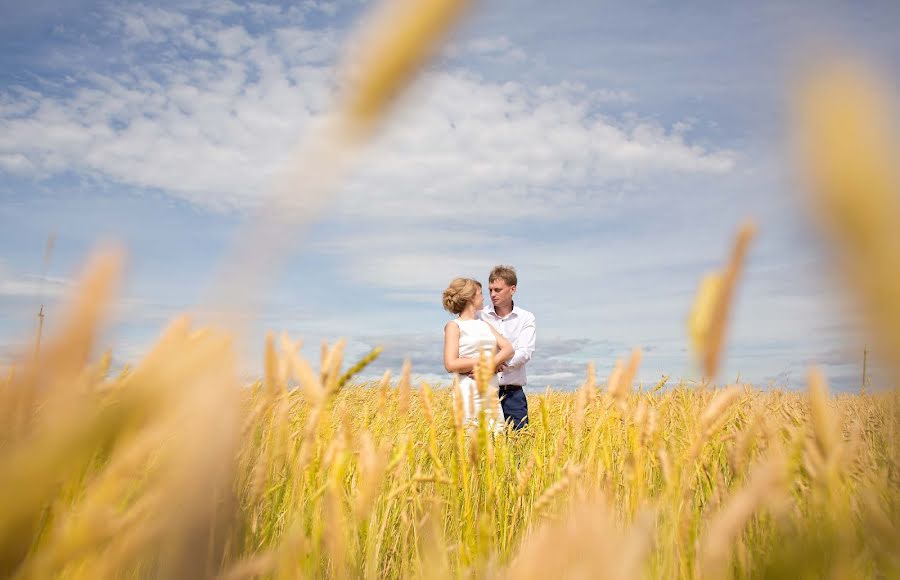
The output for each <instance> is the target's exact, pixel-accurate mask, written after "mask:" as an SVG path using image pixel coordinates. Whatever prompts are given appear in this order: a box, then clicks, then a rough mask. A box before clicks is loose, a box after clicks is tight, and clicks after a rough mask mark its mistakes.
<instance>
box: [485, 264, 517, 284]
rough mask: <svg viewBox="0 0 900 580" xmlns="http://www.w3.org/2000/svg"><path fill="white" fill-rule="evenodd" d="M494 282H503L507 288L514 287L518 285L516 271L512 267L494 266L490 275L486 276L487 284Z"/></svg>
mask: <svg viewBox="0 0 900 580" xmlns="http://www.w3.org/2000/svg"><path fill="white" fill-rule="evenodd" d="M495 280H503V281H504V282H506V285H507V286H515V285H516V284H518V283H519V279H518V278H517V277H516V269H515V268H513V267H512V266H503V265H501V266H494V269H493V270H491V275H490V276H488V284H490V283H491V282H493V281H495Z"/></svg>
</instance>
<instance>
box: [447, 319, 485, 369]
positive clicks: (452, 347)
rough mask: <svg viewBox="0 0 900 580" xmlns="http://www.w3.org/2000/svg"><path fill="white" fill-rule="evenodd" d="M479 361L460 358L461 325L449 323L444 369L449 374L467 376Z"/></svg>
mask: <svg viewBox="0 0 900 580" xmlns="http://www.w3.org/2000/svg"><path fill="white" fill-rule="evenodd" d="M477 362H478V359H474V358H460V356H459V325H457V324H456V323H455V322H452V321H451V322H448V323H447V326H445V327H444V368H445V369H447V372H448V373H459V374H463V375H464V374H467V373H471V372H472V369H474V368H475V363H477Z"/></svg>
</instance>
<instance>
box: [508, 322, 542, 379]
mask: <svg viewBox="0 0 900 580" xmlns="http://www.w3.org/2000/svg"><path fill="white" fill-rule="evenodd" d="M534 343H535V328H534V316H529V317H528V319H527V320H526V321H525V323H524V324H523V325H522V329H521V330H520V331H519V336H518V337H517V338H516V343H515V344H514V345H513V348H514V349H515V354H513V357H512V358H511V359H510V360H509V363H507V364H508V365H509V367H510V368H518V367H521V366H524V365H525V364H526V363H528V361H530V360H531V355H532V354H534Z"/></svg>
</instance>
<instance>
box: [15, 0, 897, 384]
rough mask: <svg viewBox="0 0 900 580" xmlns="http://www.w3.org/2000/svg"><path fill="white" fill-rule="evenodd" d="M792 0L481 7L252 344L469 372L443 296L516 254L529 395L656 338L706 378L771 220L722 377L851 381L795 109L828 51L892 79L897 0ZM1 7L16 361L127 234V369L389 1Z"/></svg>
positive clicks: (303, 257)
mask: <svg viewBox="0 0 900 580" xmlns="http://www.w3.org/2000/svg"><path fill="white" fill-rule="evenodd" d="M785 4H787V3H782V2H752V3H751V2H747V3H742V4H740V5H739V4H737V3H718V2H716V3H714V2H695V3H656V2H627V3H626V2H621V3H613V2H597V1H593V0H588V1H584V0H561V1H560V2H546V1H539V0H493V1H483V2H481V3H478V4H476V5H475V10H473V11H472V12H471V14H470V16H469V18H468V19H467V20H466V21H465V22H464V23H463V26H462V27H461V28H460V29H458V30H457V31H456V32H455V33H454V34H453V36H452V37H451V38H450V39H449V42H448V44H447V46H445V47H444V49H443V50H442V52H441V53H440V55H439V57H438V58H437V59H436V61H435V62H434V63H433V64H432V65H431V66H430V67H429V69H428V70H427V72H426V74H424V75H423V77H422V78H421V79H420V80H419V81H418V82H417V83H416V84H415V86H414V87H413V88H412V90H411V91H410V93H409V94H408V95H407V96H405V97H404V98H403V99H402V101H401V102H400V103H399V105H398V107H397V109H396V110H395V111H394V114H393V116H392V117H391V118H390V119H389V120H388V121H389V122H388V123H387V124H386V125H385V127H384V128H383V130H382V131H381V132H380V133H379V134H378V135H377V137H376V139H375V141H374V142H373V143H372V144H370V146H369V147H367V148H366V150H365V151H364V152H363V154H362V155H361V157H360V158H359V159H358V160H357V162H356V163H355V165H354V166H353V167H352V170H351V171H350V172H349V175H347V176H346V179H344V181H343V182H342V183H341V186H340V187H339V188H338V190H337V191H335V192H333V195H332V196H331V199H330V200H329V202H328V204H327V206H326V210H325V211H324V212H323V213H322V214H321V215H320V216H318V218H317V219H316V221H315V222H314V223H313V224H312V225H311V226H309V227H307V228H304V229H303V230H302V231H298V232H297V234H296V235H295V236H292V237H288V238H286V239H285V244H286V245H287V246H288V249H289V252H290V255H289V258H288V260H287V262H286V264H285V266H284V267H283V268H281V269H280V271H279V272H280V273H279V275H278V277H277V278H276V279H275V281H274V283H273V284H272V285H271V288H270V291H269V292H268V293H267V294H266V296H265V297H264V299H262V302H261V306H260V314H259V316H258V324H256V325H255V326H254V327H253V330H252V331H251V337H250V338H251V343H252V344H260V343H261V341H262V336H263V332H264V330H265V329H273V330H278V331H280V330H285V331H287V332H288V333H290V334H291V335H293V336H296V337H303V338H304V339H305V341H306V344H307V345H308V346H307V347H306V348H305V352H306V354H307V355H308V356H311V357H313V356H317V353H318V348H319V346H318V345H319V343H320V341H321V340H322V339H323V338H328V339H336V338H338V337H344V338H346V339H347V340H348V350H349V353H350V354H351V355H352V356H356V355H359V354H361V353H363V352H364V351H366V350H367V349H368V348H371V347H372V346H374V345H376V344H379V345H383V346H384V347H385V349H386V350H385V355H384V356H383V357H382V358H381V359H380V360H379V361H378V362H377V363H376V364H375V365H373V368H372V369H371V372H372V373H373V374H380V373H381V372H383V370H384V369H385V368H391V369H395V370H396V369H398V368H399V366H400V364H401V362H402V360H403V359H404V358H405V357H410V358H411V359H412V361H413V364H414V368H415V370H416V372H417V373H418V374H419V375H420V376H422V377H425V378H437V377H445V375H443V374H441V373H442V367H441V361H440V358H441V340H442V327H443V325H444V324H445V322H446V321H447V319H448V315H447V314H446V313H444V312H443V311H442V310H441V308H440V294H441V291H442V290H443V288H444V287H445V286H446V284H447V282H448V281H449V280H450V279H451V278H453V277H454V276H458V275H465V276H473V277H476V278H479V279H481V280H483V281H486V278H487V273H488V271H489V270H490V268H491V266H492V265H494V264H497V263H508V264H513V265H515V266H516V267H517V269H518V271H519V280H520V285H519V292H518V294H517V298H518V300H517V303H518V304H520V305H522V306H523V307H525V308H527V309H529V310H531V311H533V312H534V313H535V316H536V317H537V325H538V347H537V352H536V355H535V358H534V360H533V362H532V364H531V369H530V384H531V385H532V386H534V387H536V388H542V387H543V386H546V385H548V384H552V385H553V386H555V387H558V388H567V387H572V386H574V385H577V383H578V381H579V380H580V379H581V378H582V377H583V375H584V368H585V364H586V363H587V362H588V361H591V360H593V361H595V363H596V364H597V368H598V372H599V373H600V374H601V376H603V375H605V374H606V373H608V371H609V369H610V368H611V366H612V364H613V363H614V362H615V359H616V358H617V357H623V356H626V355H627V353H628V352H629V351H630V349H631V348H632V347H633V346H641V347H643V348H644V349H645V358H644V363H643V368H642V371H641V375H640V378H641V379H642V380H643V381H647V382H655V381H656V380H658V379H659V377H660V376H661V375H662V374H667V375H671V376H672V377H673V379H674V378H677V377H685V378H688V379H691V378H694V377H695V376H696V374H697V371H696V368H695V365H694V363H693V361H692V360H691V357H690V353H689V352H688V351H687V339H686V330H685V318H686V316H687V313H688V311H689V308H690V305H691V302H692V298H693V295H694V293H695V291H696V288H697V285H698V283H699V280H700V278H701V277H702V276H703V274H704V273H705V272H707V271H709V270H711V269H713V268H716V267H717V266H718V265H719V264H720V263H721V262H722V261H723V260H724V258H725V256H726V254H727V252H728V247H729V244H730V240H731V237H732V235H733V233H734V231H735V230H736V228H737V227H738V224H739V223H740V222H741V220H742V219H744V218H747V217H751V218H753V219H754V220H755V221H756V222H757V224H758V225H759V229H760V234H759V237H758V239H757V240H756V242H755V245H754V246H753V249H752V252H751V255H750V263H749V268H748V270H747V272H746V276H745V278H744V281H743V284H742V286H741V288H740V293H739V300H738V307H737V309H736V312H735V314H734V319H733V325H732V328H731V335H730V339H729V348H728V351H727V357H728V358H727V364H726V369H725V372H724V373H723V379H725V380H733V378H734V377H736V376H737V375H738V374H740V376H741V377H742V379H744V380H751V381H753V382H755V383H758V384H760V385H768V384H777V385H781V386H785V385H786V386H788V387H791V388H799V387H802V385H803V378H804V374H805V368H806V367H807V366H808V365H809V364H810V363H812V362H817V363H818V364H821V365H822V366H823V367H824V369H825V370H826V372H827V373H828V375H829V376H830V378H831V379H832V381H833V383H834V384H835V385H836V386H838V387H839V388H845V389H854V388H857V387H858V384H859V375H860V368H859V367H860V363H861V358H862V345H863V343H864V341H863V339H862V338H861V334H860V332H859V329H858V328H857V325H856V324H855V323H854V319H855V317H854V316H853V314H852V311H851V310H850V309H848V308H847V307H845V305H844V302H843V298H842V296H843V294H842V293H841V292H840V288H839V287H837V286H836V285H835V281H834V280H833V279H832V278H831V277H830V275H829V270H828V259H827V255H826V253H825V252H824V251H823V250H822V248H820V247H819V245H818V244H819V242H818V239H817V237H816V232H815V230H814V229H813V228H812V227H811V224H810V223H809V221H808V219H807V212H806V210H805V200H804V198H803V197H802V195H800V194H799V192H798V189H799V188H798V182H799V180H798V178H797V177H798V176H797V175H796V174H795V172H794V170H793V164H792V163H791V161H790V155H789V150H788V149H789V148H788V146H787V137H788V136H789V135H788V133H787V129H788V125H789V124H788V119H787V117H786V113H787V111H786V104H787V103H788V101H789V98H790V90H791V87H792V84H791V83H792V82H793V81H794V80H795V79H796V77H797V75H798V71H799V70H801V68H800V67H802V66H804V64H805V63H809V62H813V61H814V60H815V59H816V57H817V56H819V55H821V54H825V53H827V52H829V51H839V52H842V53H850V54H854V55H857V56H862V57H863V58H866V59H867V60H868V61H870V62H871V63H873V65H874V66H875V67H876V68H878V70H881V71H882V72H883V73H884V74H888V80H889V81H890V82H892V83H893V86H894V87H896V86H897V77H896V75H897V74H898V73H897V69H896V63H897V62H900V35H897V34H896V28H897V25H898V24H900V4H898V3H896V2H893V1H886V2H861V3H850V2H847V3H837V2H818V1H817V2H794V3H790V4H791V7H786V6H785ZM0 7H2V14H3V17H2V18H0V225H2V227H0V357H2V360H5V361H8V360H10V359H11V357H13V356H14V355H15V353H16V352H18V351H20V350H21V349H22V348H23V343H25V342H27V340H29V337H30V335H31V334H33V332H34V329H35V323H36V316H35V315H36V312H37V309H38V307H39V305H40V304H41V303H44V304H46V305H47V326H48V327H49V329H50V330H52V328H53V325H54V321H55V320H58V316H57V315H58V313H59V304H58V302H59V299H60V297H61V296H64V295H65V294H66V292H67V291H68V290H69V288H70V287H71V285H72V283H73V280H74V279H75V278H77V275H78V272H79V270H80V268H81V266H82V265H83V263H84V260H85V258H86V256H87V255H88V254H89V253H90V251H91V249H92V248H94V247H95V246H96V245H97V244H98V243H99V242H102V241H104V240H116V241H119V242H120V243H121V244H123V245H124V246H125V248H126V249H127V251H128V265H127V278H126V280H125V284H124V287H123V289H122V294H121V299H120V303H119V304H118V305H117V308H116V309H115V312H116V319H115V322H114V323H113V325H112V326H111V328H110V330H109V332H108V335H107V336H106V337H105V341H106V343H107V344H109V345H111V346H113V348H114V354H115V357H116V361H117V362H119V363H122V362H126V361H133V360H135V359H137V358H138V357H140V355H141V353H142V352H144V350H145V349H146V348H147V346H148V345H149V344H151V343H152V341H153V340H154V339H155V338H156V337H157V336H158V334H159V332H160V330H161V328H162V327H163V325H164V324H165V323H166V321H167V320H169V319H170V318H171V317H172V316H174V315H175V314H177V313H179V312H181V311H184V310H189V309H192V308H195V307H196V306H197V305H198V304H202V303H203V302H204V301H205V300H207V299H208V297H209V296H211V295H215V294H216V293H217V292H220V291H221V288H219V289H217V288H216V287H215V284H214V283H213V279H214V277H215V276H214V274H215V272H217V271H218V270H219V268H220V266H221V264H222V263H223V261H225V260H227V259H228V256H229V255H231V248H233V247H234V246H235V245H236V244H238V245H240V244H242V243H244V242H246V240H241V239H236V237H239V236H241V235H245V234H244V233H242V232H244V230H241V229H240V228H239V227H238V226H239V225H240V224H241V223H242V222H244V221H245V220H246V217H247V216H248V214H249V213H250V211H251V209H252V208H254V207H257V206H259V205H260V203H261V202H264V201H265V199H266V198H267V196H268V195H269V194H270V192H271V191H272V189H273V182H274V181H275V179H276V177H277V175H278V174H279V172H280V171H281V170H282V169H283V167H284V166H285V164H286V163H287V161H288V160H289V159H290V157H291V153H292V151H295V150H296V148H297V147H298V145H300V144H302V143H303V142H304V138H305V137H306V136H308V135H309V134H310V132H311V129H312V128H313V127H315V126H316V123H317V121H318V120H321V119H322V118H323V116H324V115H327V114H328V113H329V111H330V110H331V107H332V106H333V104H334V102H335V96H336V94H338V93H339V90H340V88H341V79H342V76H341V75H340V74H339V72H340V71H341V70H342V67H341V65H342V63H344V62H345V55H346V54H347V47H348V46H350V45H352V44H353V38H354V32H355V31H356V30H357V28H358V23H359V22H360V19H361V18H362V17H363V16H364V15H365V14H366V13H367V11H368V10H369V9H370V6H368V5H367V3H365V2H360V1H353V0H344V1H340V0H339V1H328V0H305V1H298V2H287V3H278V2H265V1H258V2H251V3H240V2H231V1H229V0H189V1H182V2H173V3H165V2H163V3H153V4H152V5H150V4H148V5H140V4H138V3H130V2H129V3H125V2H119V3H116V2H101V1H95V0H68V1H65V2H62V1H50V0H35V1H33V2H30V3H24V2H12V1H9V0H0ZM892 66H893V68H892ZM886 71H887V72H886ZM890 71H892V72H890ZM890 74H894V75H895V76H894V77H893V78H892V77H891V76H890ZM50 234H55V235H56V245H55V251H54V253H53V256H52V260H51V262H50V264H49V268H48V269H47V271H46V272H44V271H43V268H42V256H43V253H44V246H45V242H46V240H47V237H48V235H50ZM260 259H263V260H264V259H265V257H261V258H260ZM254 350H258V348H254V349H250V352H249V353H247V354H248V356H249V357H251V358H252V357H254V356H256V352H254Z"/></svg>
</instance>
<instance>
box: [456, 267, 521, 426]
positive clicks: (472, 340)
mask: <svg viewBox="0 0 900 580" xmlns="http://www.w3.org/2000/svg"><path fill="white" fill-rule="evenodd" d="M443 303H444V310H447V311H448V312H450V313H452V314H456V315H457V318H455V319H453V320H451V321H450V322H448V323H447V325H446V326H444V368H446V369H447V372H451V373H458V374H459V375H461V376H462V380H460V382H459V393H460V396H461V398H462V408H463V416H464V418H465V423H466V424H469V425H471V423H472V422H474V421H477V418H478V413H479V411H480V410H481V408H482V403H487V400H485V401H482V399H481V397H479V395H478V386H477V383H476V382H475V380H474V379H473V378H472V377H471V374H472V371H473V370H474V369H475V366H476V364H477V363H478V359H479V357H480V355H481V353H482V352H484V351H489V352H492V353H494V369H493V370H494V375H493V377H492V378H491V381H490V383H489V385H488V391H487V392H486V393H485V397H493V398H494V399H496V398H497V376H496V372H497V367H499V366H500V365H502V364H503V363H505V362H506V361H508V360H509V359H511V358H512V356H513V348H512V345H511V344H510V343H509V341H508V340H506V339H505V338H503V336H502V335H500V334H499V333H498V332H497V331H496V330H494V328H493V327H492V326H491V325H490V324H488V323H487V322H485V321H483V320H478V319H476V318H475V313H476V312H478V311H479V310H481V309H482V308H483V307H484V297H483V296H482V294H481V283H480V282H478V281H477V280H472V279H471V278H455V279H454V280H453V281H452V282H450V285H449V286H447V289H446V290H444V296H443ZM498 349H499V350H498ZM466 375H469V376H466ZM498 406H499V405H485V407H486V408H487V409H488V410H489V411H490V412H496V409H497V407H498ZM488 420H489V422H490V425H491V426H492V428H495V429H502V428H503V421H502V417H488Z"/></svg>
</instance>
